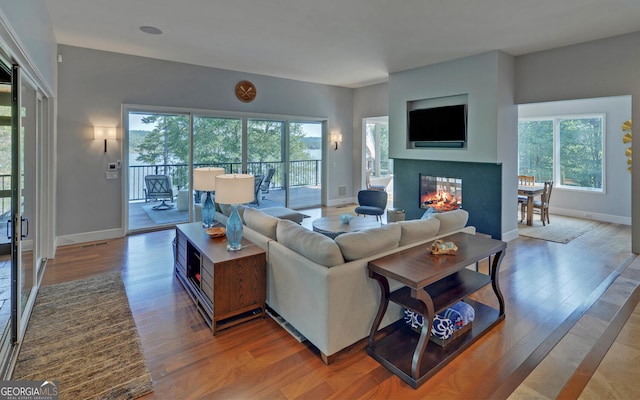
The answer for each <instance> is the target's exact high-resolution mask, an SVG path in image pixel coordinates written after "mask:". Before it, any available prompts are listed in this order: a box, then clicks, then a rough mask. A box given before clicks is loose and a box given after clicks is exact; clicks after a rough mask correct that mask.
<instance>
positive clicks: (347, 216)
mask: <svg viewBox="0 0 640 400" xmlns="http://www.w3.org/2000/svg"><path fill="white" fill-rule="evenodd" d="M352 218H353V215H351V214H341V215H340V222H342V223H343V224H348V223H349V222H351V219H352Z"/></svg>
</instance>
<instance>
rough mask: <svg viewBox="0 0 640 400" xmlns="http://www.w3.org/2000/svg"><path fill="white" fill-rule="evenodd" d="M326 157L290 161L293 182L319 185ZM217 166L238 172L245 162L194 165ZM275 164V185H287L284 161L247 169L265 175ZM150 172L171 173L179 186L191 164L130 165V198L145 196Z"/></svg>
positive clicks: (182, 185)
mask: <svg viewBox="0 0 640 400" xmlns="http://www.w3.org/2000/svg"><path fill="white" fill-rule="evenodd" d="M321 164H322V160H294V161H290V162H289V186H290V187H297V186H317V185H320V182H321V181H322V168H321ZM200 167H217V168H224V170H225V172H226V173H228V174H230V173H238V172H239V171H240V170H241V169H242V164H241V163H239V162H238V163H215V164H194V168H200ZM269 168H274V169H275V172H274V174H273V178H272V180H271V188H272V189H282V188H284V162H278V161H266V162H249V163H247V171H246V172H247V173H250V174H253V175H265V174H266V173H267V169H269ZM146 175H169V176H170V177H171V182H172V183H173V185H174V186H175V187H177V188H178V189H181V188H185V187H187V185H188V182H189V165H188V164H157V165H131V166H129V201H137V200H144V199H145V196H144V189H145V183H144V177H145V176H146Z"/></svg>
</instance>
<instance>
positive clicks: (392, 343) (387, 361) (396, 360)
mask: <svg viewBox="0 0 640 400" xmlns="http://www.w3.org/2000/svg"><path fill="white" fill-rule="evenodd" d="M465 302H467V303H469V304H470V305H471V306H472V307H473V308H474V310H475V313H476V317H475V319H474V320H473V325H472V327H471V329H470V330H469V332H468V333H466V334H465V335H463V336H461V337H459V338H458V339H456V341H455V342H454V343H452V344H450V345H448V346H444V347H442V346H440V345H438V344H436V343H433V342H429V343H428V344H427V347H426V349H425V352H424V357H423V358H422V363H421V364H420V371H426V372H425V373H424V374H423V375H422V376H420V377H419V378H417V379H414V378H413V377H412V376H411V362H412V359H413V352H414V349H415V348H416V346H417V344H418V339H419V338H420V334H419V333H417V332H415V331H414V330H413V329H411V327H409V326H402V327H400V328H399V329H396V330H395V331H393V332H391V333H390V334H389V335H387V336H385V337H383V338H382V339H380V340H378V341H377V342H376V344H375V347H374V348H373V349H371V348H367V352H368V354H369V355H370V356H371V357H373V358H374V359H375V360H376V361H378V362H379V363H381V364H382V365H384V366H385V367H386V368H388V369H389V370H390V371H391V372H393V373H395V374H396V375H398V376H399V377H400V378H401V379H402V380H403V381H405V382H407V383H408V384H409V385H411V386H412V387H413V388H417V387H418V386H420V385H422V384H423V383H424V382H425V381H426V380H427V379H429V378H430V377H431V376H433V375H434V374H435V373H436V372H438V371H440V370H441V369H442V368H444V366H445V365H447V364H448V363H449V362H451V361H452V360H453V359H454V358H455V357H457V356H458V355H459V354H460V353H462V352H463V351H464V350H465V349H466V348H467V347H469V346H470V345H471V344H472V343H473V342H475V341H476V340H477V339H478V338H480V337H481V336H482V335H484V334H486V333H487V332H488V331H489V329H491V328H492V327H494V326H495V325H497V324H498V323H499V322H500V321H502V320H503V319H504V314H503V315H500V312H499V311H498V310H497V309H495V308H493V307H489V306H487V305H485V304H482V303H479V302H476V301H473V300H470V299H466V300H465Z"/></svg>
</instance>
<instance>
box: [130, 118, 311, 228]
mask: <svg viewBox="0 0 640 400" xmlns="http://www.w3.org/2000/svg"><path fill="white" fill-rule="evenodd" d="M125 118H126V122H125V124H124V125H125V126H126V135H125V143H126V144H127V145H126V146H125V152H126V154H125V155H124V157H123V158H124V163H123V167H124V168H125V171H128V173H127V174H126V177H127V182H126V187H127V192H126V193H127V198H126V202H125V203H126V204H125V209H126V210H127V211H126V212H125V214H126V215H127V218H126V219H127V231H142V230H149V229H155V228H157V227H160V226H169V225H174V224H176V223H182V222H187V221H189V220H192V218H190V217H189V211H190V210H195V209H196V207H195V204H198V203H199V202H200V200H201V199H200V195H201V194H200V193H198V192H196V191H194V190H192V188H191V187H190V182H192V171H193V169H194V168H198V167H221V168H224V169H225V171H226V172H227V173H241V172H247V173H250V174H253V175H255V176H256V177H257V178H258V179H259V182H257V185H256V192H255V198H254V201H253V203H252V204H250V206H252V207H274V206H286V207H291V208H298V209H299V208H308V207H317V206H320V205H321V204H322V184H321V182H322V147H323V146H322V137H323V135H324V122H323V121H296V120H288V119H275V118H251V117H249V116H216V115H204V114H200V113H198V114H196V113H190V112H186V111H184V112H182V111H181V112H179V113H171V112H153V111H143V110H140V109H134V108H133V107H132V108H131V109H129V108H128V107H125ZM152 176H156V177H157V176H167V177H169V179H170V185H171V191H172V195H169V196H167V197H158V196H156V195H154V194H153V193H152V191H153V187H151V186H149V182H148V180H149V179H150V177H152ZM163 179H164V178H163ZM195 214H196V213H195V212H194V213H193V215H194V216H195Z"/></svg>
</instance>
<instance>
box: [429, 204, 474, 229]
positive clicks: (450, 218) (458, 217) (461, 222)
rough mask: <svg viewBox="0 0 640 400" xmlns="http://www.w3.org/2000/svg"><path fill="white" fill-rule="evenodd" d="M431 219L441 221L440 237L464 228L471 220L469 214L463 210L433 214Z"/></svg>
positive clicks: (430, 216)
mask: <svg viewBox="0 0 640 400" xmlns="http://www.w3.org/2000/svg"><path fill="white" fill-rule="evenodd" d="M429 218H437V219H438V220H440V229H439V230H438V235H442V234H444V233H449V232H453V231H457V230H458V229H462V228H464V227H465V226H466V225H467V221H468V220H469V213H468V212H467V211H465V210H463V209H458V210H453V211H447V212H443V213H433V214H431V215H429Z"/></svg>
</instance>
